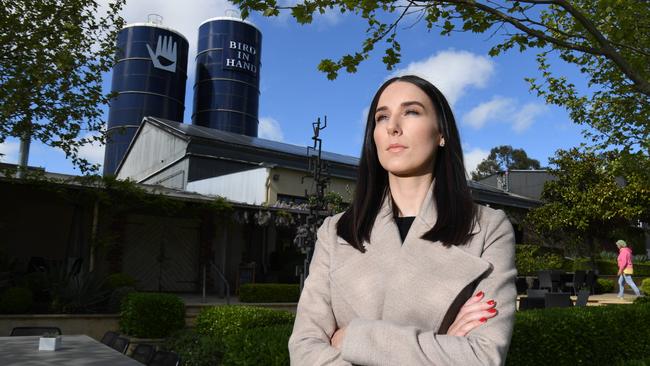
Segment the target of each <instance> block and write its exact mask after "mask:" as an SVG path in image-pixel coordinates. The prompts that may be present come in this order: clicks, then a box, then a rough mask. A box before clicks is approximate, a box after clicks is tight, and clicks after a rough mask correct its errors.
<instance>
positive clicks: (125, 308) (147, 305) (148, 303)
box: [120, 292, 185, 338]
mask: <svg viewBox="0 0 650 366" xmlns="http://www.w3.org/2000/svg"><path fill="white" fill-rule="evenodd" d="M184 326H185V303H183V301H182V300H181V299H180V298H179V297H178V296H176V295H172V294H160V293H146V292H132V293H130V294H128V295H127V296H126V297H125V298H124V300H123V301H122V304H121V312H120V329H122V331H123V332H124V333H126V334H128V335H130V336H135V337H139V338H163V337H167V336H168V335H169V334H171V333H172V332H174V331H176V330H179V329H182V328H183V327H184Z"/></svg>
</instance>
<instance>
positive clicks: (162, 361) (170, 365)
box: [149, 351, 181, 366]
mask: <svg viewBox="0 0 650 366" xmlns="http://www.w3.org/2000/svg"><path fill="white" fill-rule="evenodd" d="M180 363H181V358H180V356H179V355H178V353H175V352H167V351H156V353H154V354H153V358H152V359H151V361H149V366H178V365H180Z"/></svg>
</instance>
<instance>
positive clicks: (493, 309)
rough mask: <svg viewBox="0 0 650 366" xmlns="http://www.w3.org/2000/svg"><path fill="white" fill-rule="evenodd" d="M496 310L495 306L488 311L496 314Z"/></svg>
mask: <svg viewBox="0 0 650 366" xmlns="http://www.w3.org/2000/svg"><path fill="white" fill-rule="evenodd" d="M496 312H497V309H495V308H492V309H488V313H492V314H494V313H496Z"/></svg>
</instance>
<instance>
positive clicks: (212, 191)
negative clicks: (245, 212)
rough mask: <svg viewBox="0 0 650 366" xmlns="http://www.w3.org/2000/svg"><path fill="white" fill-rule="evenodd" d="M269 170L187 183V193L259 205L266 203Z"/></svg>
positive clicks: (258, 170)
mask: <svg viewBox="0 0 650 366" xmlns="http://www.w3.org/2000/svg"><path fill="white" fill-rule="evenodd" d="M268 176H269V169H267V168H257V169H252V170H247V171H244V172H237V173H232V174H226V175H222V176H219V177H214V178H207V179H202V180H197V181H194V182H189V183H187V188H186V190H187V191H190V192H197V193H201V194H208V195H219V196H222V197H225V198H227V199H229V200H232V201H237V202H244V203H249V204H253V205H259V204H262V203H265V202H266V180H267V178H268Z"/></svg>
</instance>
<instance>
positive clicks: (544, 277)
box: [537, 271, 556, 292]
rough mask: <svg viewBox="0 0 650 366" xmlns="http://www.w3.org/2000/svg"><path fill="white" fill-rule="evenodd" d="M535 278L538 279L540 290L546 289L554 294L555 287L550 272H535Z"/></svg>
mask: <svg viewBox="0 0 650 366" xmlns="http://www.w3.org/2000/svg"><path fill="white" fill-rule="evenodd" d="M537 277H538V278H539V288H540V289H545V288H546V289H548V290H549V291H551V292H555V289H556V286H555V285H554V284H553V279H552V277H551V271H537Z"/></svg>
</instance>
